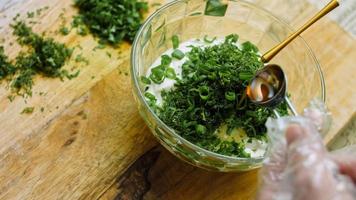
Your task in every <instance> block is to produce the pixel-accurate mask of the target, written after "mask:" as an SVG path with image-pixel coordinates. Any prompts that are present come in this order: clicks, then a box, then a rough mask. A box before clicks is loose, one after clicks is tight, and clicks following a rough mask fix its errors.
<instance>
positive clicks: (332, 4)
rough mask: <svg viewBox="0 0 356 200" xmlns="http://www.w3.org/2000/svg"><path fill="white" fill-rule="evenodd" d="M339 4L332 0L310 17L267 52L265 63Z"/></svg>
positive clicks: (263, 60)
mask: <svg viewBox="0 0 356 200" xmlns="http://www.w3.org/2000/svg"><path fill="white" fill-rule="evenodd" d="M338 6H339V2H338V1H337V0H331V1H330V3H329V4H328V5H326V6H325V7H324V8H323V9H322V10H320V11H319V12H318V13H317V14H316V15H315V16H314V17H313V18H312V19H310V20H309V21H308V22H307V23H306V24H304V25H303V26H302V27H301V28H300V29H299V30H297V31H296V32H295V33H293V34H292V35H290V36H289V37H288V38H287V39H285V40H284V41H283V42H282V43H280V44H279V45H277V46H275V47H273V48H272V49H271V50H269V51H268V52H267V53H265V54H264V55H263V56H262V58H261V60H262V62H264V63H267V62H269V61H270V60H271V59H272V58H273V57H274V56H275V55H277V54H278V53H279V52H280V51H281V50H282V49H283V48H284V47H286V46H287V45H288V44H289V43H290V42H292V41H293V40H294V39H295V38H296V37H298V36H299V35H300V34H301V33H302V32H304V31H305V30H306V29H308V28H309V27H310V26H311V25H313V24H314V23H315V22H317V21H318V20H319V19H320V18H322V17H324V16H325V15H326V14H328V13H329V12H330V11H332V10H334V9H335V8H336V7H338Z"/></svg>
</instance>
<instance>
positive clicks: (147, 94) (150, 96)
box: [145, 92, 157, 102]
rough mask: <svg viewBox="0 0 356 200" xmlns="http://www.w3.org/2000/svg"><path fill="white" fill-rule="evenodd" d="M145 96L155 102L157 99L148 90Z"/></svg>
mask: <svg viewBox="0 0 356 200" xmlns="http://www.w3.org/2000/svg"><path fill="white" fill-rule="evenodd" d="M145 97H146V98H147V99H148V100H149V101H151V102H156V101H157V99H156V97H155V95H153V94H151V93H149V92H145Z"/></svg>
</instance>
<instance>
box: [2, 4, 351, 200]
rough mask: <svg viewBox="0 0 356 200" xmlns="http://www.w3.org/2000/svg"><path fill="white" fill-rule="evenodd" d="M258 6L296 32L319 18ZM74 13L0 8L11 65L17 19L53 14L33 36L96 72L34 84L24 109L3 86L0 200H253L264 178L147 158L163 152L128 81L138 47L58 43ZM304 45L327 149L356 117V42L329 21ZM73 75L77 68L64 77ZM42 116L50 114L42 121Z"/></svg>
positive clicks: (305, 10)
mask: <svg viewBox="0 0 356 200" xmlns="http://www.w3.org/2000/svg"><path fill="white" fill-rule="evenodd" d="M251 1H255V2H256V3H258V4H259V5H261V6H263V7H265V8H266V9H269V10H275V11H276V15H278V16H280V17H282V18H283V19H284V20H285V21H287V22H288V23H290V24H291V25H293V26H297V25H300V24H301V23H302V22H304V21H305V19H306V18H307V17H309V16H311V15H312V14H313V13H314V12H315V11H316V10H315V8H314V7H312V6H310V5H309V4H307V3H306V2H305V1H300V0H288V1H285V0H273V1H271V0H251ZM153 2H163V0H162V1H150V3H153ZM71 4H72V1H71V0H17V1H1V2H0V27H2V29H0V38H5V39H6V43H5V48H6V52H8V53H9V54H10V56H11V57H14V56H16V54H17V53H18V52H19V50H20V48H19V47H18V46H10V45H9V43H10V42H13V41H14V38H13V37H12V36H11V33H10V29H9V28H8V25H9V23H10V21H11V18H12V17H13V16H14V15H15V14H16V13H18V12H21V13H26V12H27V11H33V10H36V9H37V8H40V7H43V6H46V5H49V6H50V9H49V10H47V11H46V12H45V13H43V15H42V16H41V17H40V18H41V24H38V25H35V27H34V30H35V31H36V32H42V31H46V32H47V33H48V34H49V35H51V36H53V37H55V39H56V40H57V41H60V42H64V43H66V44H67V45H69V46H71V47H74V46H76V45H78V44H80V45H81V46H82V47H83V49H84V50H83V52H82V53H83V56H84V57H87V58H88V59H89V60H90V65H88V66H80V69H81V74H80V76H79V77H78V78H76V79H73V80H72V81H64V82H61V81H59V80H52V79H45V78H41V77H36V85H35V87H34V96H33V97H32V98H29V99H27V100H26V101H24V100H23V99H21V98H17V99H16V100H15V101H14V102H12V103H10V102H9V101H8V99H7V95H8V92H7V91H6V90H5V89H4V86H5V83H3V84H2V85H1V87H0V127H1V130H0V137H1V140H0V199H6V200H8V199H10V200H11V199H66V200H67V199H115V198H116V199H130V198H131V197H135V195H136V197H141V196H142V195H143V199H165V200H166V199H168V200H169V199H174V200H175V199H178V200H179V199H182V200H183V199H253V198H254V195H255V193H256V191H257V180H258V177H257V175H258V174H257V171H252V172H248V173H241V174H233V173H232V174H221V173H212V172H207V171H204V170H200V169H197V168H194V167H192V166H190V165H188V164H185V163H183V162H181V161H179V160H178V159H176V158H175V157H173V156H172V155H170V154H169V153H168V152H167V151H165V150H164V149H162V147H157V148H155V150H154V151H153V154H152V151H150V152H149V153H147V154H144V153H145V152H147V151H148V150H150V149H152V148H153V147H155V146H157V143H156V141H155V139H154V138H153V136H152V135H151V134H150V133H149V130H148V129H147V128H146V126H145V125H144V122H143V120H142V119H141V118H140V116H139V114H138V111H137V109H136V105H135V103H134V101H133V97H132V96H131V85H130V77H129V76H126V75H125V73H127V72H128V71H129V47H130V46H129V45H128V44H123V45H122V46H121V48H120V49H113V48H106V49H104V50H97V51H95V52H94V51H92V49H93V48H94V47H95V46H96V45H97V43H96V42H95V41H94V40H93V38H92V36H90V35H88V36H86V37H80V36H77V35H76V34H75V31H72V33H71V34H69V35H68V36H65V37H63V36H57V35H56V34H54V31H55V30H57V29H58V28H59V25H60V23H61V21H60V19H59V18H58V16H59V14H60V13H62V12H63V8H65V12H64V13H65V16H66V18H68V20H69V19H70V17H71V16H72V15H73V14H75V13H76V10H75V9H73V8H72V7H71ZM276 6H279V7H278V8H280V9H277V10H276V9H275V8H276ZM154 9H155V8H153V9H151V11H153V10H154ZM286 13H288V14H286ZM5 16H6V17H5ZM68 23H69V21H68ZM303 36H304V38H305V39H306V40H307V42H308V43H309V44H310V46H311V47H312V49H313V50H314V51H315V54H316V56H317V57H318V59H319V60H320V62H321V64H322V66H323V70H324V75H325V79H326V84H327V88H328V91H327V94H328V95H327V98H328V99H327V103H328V105H329V107H330V109H331V110H332V112H333V114H334V116H335V117H334V126H333V128H332V131H331V132H330V134H329V135H328V136H327V137H326V139H325V141H326V142H328V141H330V140H331V139H332V138H334V137H335V135H336V134H337V133H338V130H340V129H341V128H342V127H343V126H344V125H345V124H346V123H347V122H348V121H349V120H350V118H351V116H352V115H353V114H354V113H355V110H356V103H355V100H354V99H355V98H356V96H355V95H356V93H355V92H354V88H353V86H354V85H355V83H356V82H355V81H356V80H355V79H354V77H355V73H356V71H355V65H354V64H353V63H354V58H355V57H356V55H355V54H356V52H355V51H354V49H356V42H355V40H354V39H353V38H351V37H350V36H349V35H348V34H346V33H345V32H344V31H343V30H342V29H341V28H340V27H339V26H338V25H337V24H336V23H334V22H332V21H330V20H328V19H323V20H322V21H321V22H320V23H319V24H318V25H316V26H314V27H312V28H311V29H310V31H308V32H306V33H305V34H304V35H303ZM336 36H337V37H336ZM107 51H108V52H110V53H111V54H112V58H109V57H108V56H107V55H106V52H107ZM119 52H121V53H119ZM75 53H79V51H78V52H75ZM74 65H76V64H75V63H73V62H72V63H69V64H68V65H67V66H66V68H68V69H70V68H71V67H73V66H74ZM345 81H347V83H348V84H346V85H345V84H344V82H345ZM40 92H44V93H45V95H42V96H41V95H39V93H40ZM27 106H34V107H35V112H34V113H33V114H31V115H20V112H21V111H22V109H23V108H24V107H27ZM41 107H44V112H40V111H39V110H40V108H41ZM157 152H158V153H157ZM142 155H144V156H142ZM137 158H140V159H139V160H138V161H137V162H135V160H136V159H137ZM156 159H157V160H156ZM134 162H135V165H133V167H130V165H131V164H132V163H134ZM127 169H129V170H128V171H127V173H125V171H126V170H127ZM124 173H125V175H123V174H124ZM130 181H131V182H130ZM135 181H136V182H135ZM136 184H138V185H139V184H142V185H141V186H142V187H141V189H140V190H139V189H135V187H131V186H132V185H136ZM147 184H148V185H147ZM127 188H128V189H127ZM130 195H131V196H130Z"/></svg>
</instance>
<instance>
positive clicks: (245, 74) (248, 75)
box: [239, 72, 254, 81]
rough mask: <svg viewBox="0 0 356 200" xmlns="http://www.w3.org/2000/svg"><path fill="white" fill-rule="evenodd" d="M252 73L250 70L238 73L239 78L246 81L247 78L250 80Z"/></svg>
mask: <svg viewBox="0 0 356 200" xmlns="http://www.w3.org/2000/svg"><path fill="white" fill-rule="evenodd" d="M253 76H254V75H253V74H252V73H251V72H240V73H239V78H240V80H243V81H248V80H251V79H252V78H253Z"/></svg>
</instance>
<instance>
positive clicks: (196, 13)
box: [189, 12, 203, 16]
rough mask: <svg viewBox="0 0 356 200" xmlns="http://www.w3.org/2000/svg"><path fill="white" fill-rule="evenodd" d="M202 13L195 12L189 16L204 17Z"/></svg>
mask: <svg viewBox="0 0 356 200" xmlns="http://www.w3.org/2000/svg"><path fill="white" fill-rule="evenodd" d="M202 14H203V13H202V12H193V13H191V14H190V15H189V16H198V15H202Z"/></svg>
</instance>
